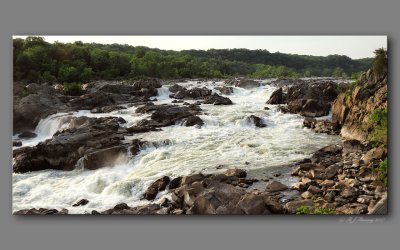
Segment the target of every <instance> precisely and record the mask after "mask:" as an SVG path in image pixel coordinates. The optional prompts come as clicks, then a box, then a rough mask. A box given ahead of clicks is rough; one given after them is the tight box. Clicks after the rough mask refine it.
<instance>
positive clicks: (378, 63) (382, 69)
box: [372, 48, 388, 75]
mask: <svg viewBox="0 0 400 250" xmlns="http://www.w3.org/2000/svg"><path fill="white" fill-rule="evenodd" d="M374 53H375V58H374V62H373V65H372V66H373V70H374V73H375V74H378V75H381V74H383V73H387V71H388V57H387V50H385V49H384V48H380V49H377V50H375V52H374Z"/></svg>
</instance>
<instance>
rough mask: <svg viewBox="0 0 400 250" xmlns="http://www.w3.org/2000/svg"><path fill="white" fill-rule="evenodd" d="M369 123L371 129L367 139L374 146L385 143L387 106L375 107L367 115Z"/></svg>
mask: <svg viewBox="0 0 400 250" xmlns="http://www.w3.org/2000/svg"><path fill="white" fill-rule="evenodd" d="M369 121H370V123H369V125H372V126H373V128H372V131H371V133H370V135H369V136H368V140H370V142H371V143H372V145H373V146H374V147H379V146H381V145H386V144H387V108H384V109H376V110H374V111H373V112H372V113H371V115H370V116H369Z"/></svg>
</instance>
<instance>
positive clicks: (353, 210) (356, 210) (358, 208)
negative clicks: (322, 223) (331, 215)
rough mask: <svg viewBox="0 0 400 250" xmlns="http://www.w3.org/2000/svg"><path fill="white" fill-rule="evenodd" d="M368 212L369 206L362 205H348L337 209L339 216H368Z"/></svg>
mask: <svg viewBox="0 0 400 250" xmlns="http://www.w3.org/2000/svg"><path fill="white" fill-rule="evenodd" d="M367 212H368V206H367V205H365V204H360V203H347V204H345V205H343V206H341V207H338V208H336V213H337V214H366V213H367Z"/></svg>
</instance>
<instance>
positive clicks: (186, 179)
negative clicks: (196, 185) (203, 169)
mask: <svg viewBox="0 0 400 250" xmlns="http://www.w3.org/2000/svg"><path fill="white" fill-rule="evenodd" d="M204 178H205V176H204V175H203V174H201V173H200V174H194V175H189V176H183V177H182V180H181V185H182V186H183V185H190V184H192V183H193V182H195V181H202V180H203V179H204Z"/></svg>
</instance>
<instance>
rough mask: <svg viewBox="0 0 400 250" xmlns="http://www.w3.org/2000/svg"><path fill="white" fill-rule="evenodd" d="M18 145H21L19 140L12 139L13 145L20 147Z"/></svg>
mask: <svg viewBox="0 0 400 250" xmlns="http://www.w3.org/2000/svg"><path fill="white" fill-rule="evenodd" d="M20 146H22V142H21V141H13V147H20Z"/></svg>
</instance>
